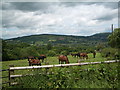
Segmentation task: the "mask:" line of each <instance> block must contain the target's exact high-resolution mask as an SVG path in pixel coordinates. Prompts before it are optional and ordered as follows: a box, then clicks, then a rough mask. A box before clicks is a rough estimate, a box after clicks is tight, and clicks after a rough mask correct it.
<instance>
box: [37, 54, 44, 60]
mask: <svg viewBox="0 0 120 90" xmlns="http://www.w3.org/2000/svg"><path fill="white" fill-rule="evenodd" d="M45 58H46V55H44V54H42V55H40V56H39V57H38V59H39V60H40V59H42V62H44V59H45Z"/></svg>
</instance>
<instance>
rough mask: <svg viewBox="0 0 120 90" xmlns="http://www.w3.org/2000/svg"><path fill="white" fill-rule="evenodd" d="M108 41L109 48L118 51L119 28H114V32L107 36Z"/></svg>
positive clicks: (119, 45)
mask: <svg viewBox="0 0 120 90" xmlns="http://www.w3.org/2000/svg"><path fill="white" fill-rule="evenodd" d="M108 39H109V42H108V43H109V45H110V46H111V47H113V48H119V49H120V28H116V29H115V30H114V32H113V33H112V34H111V35H109V36H108Z"/></svg>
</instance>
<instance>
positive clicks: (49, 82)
mask: <svg viewBox="0 0 120 90" xmlns="http://www.w3.org/2000/svg"><path fill="white" fill-rule="evenodd" d="M85 67H86V66H82V67H79V66H76V67H69V68H68V67H67V68H60V67H58V68H57V67H56V68H51V69H49V70H48V71H47V72H46V71H45V69H41V70H35V71H34V74H35V76H28V77H22V78H20V79H18V82H19V83H20V85H18V86H11V87H19V88H119V86H118V85H119V82H118V63H112V64H99V65H89V66H88V68H87V69H82V68H85ZM38 73H41V74H38Z"/></svg>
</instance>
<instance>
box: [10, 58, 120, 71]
mask: <svg viewBox="0 0 120 90" xmlns="http://www.w3.org/2000/svg"><path fill="white" fill-rule="evenodd" d="M119 61H120V60H111V61H103V62H86V63H72V64H57V65H43V66H27V67H10V70H24V69H40V68H51V67H66V66H82V65H89V64H101V63H113V62H119Z"/></svg>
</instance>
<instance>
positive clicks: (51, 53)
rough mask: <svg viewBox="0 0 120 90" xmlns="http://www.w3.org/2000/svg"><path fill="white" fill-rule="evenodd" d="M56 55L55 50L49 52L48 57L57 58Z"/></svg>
mask: <svg viewBox="0 0 120 90" xmlns="http://www.w3.org/2000/svg"><path fill="white" fill-rule="evenodd" d="M55 55H56V53H55V51H53V50H49V51H48V54H47V56H52V57H53V56H55Z"/></svg>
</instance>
